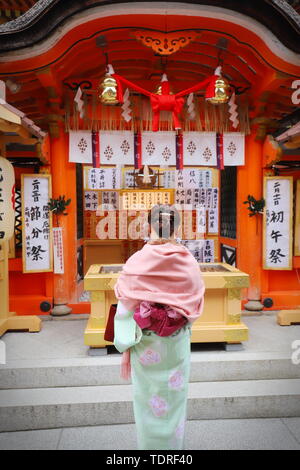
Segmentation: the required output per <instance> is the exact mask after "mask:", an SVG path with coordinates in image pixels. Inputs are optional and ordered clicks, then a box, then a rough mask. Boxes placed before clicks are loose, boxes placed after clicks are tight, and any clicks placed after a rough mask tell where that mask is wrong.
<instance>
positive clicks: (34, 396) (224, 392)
mask: <svg viewBox="0 0 300 470" xmlns="http://www.w3.org/2000/svg"><path fill="white" fill-rule="evenodd" d="M119 363H120V356H119V355H117V354H110V355H108V356H99V357H88V356H87V357H78V358H74V359H64V358H61V359H51V358H48V359H34V360H33V359H24V360H22V361H20V360H18V361H17V360H16V361H11V362H10V363H9V364H8V365H6V366H2V367H1V369H0V431H17V430H29V429H31V430H33V429H49V428H61V427H77V426H96V425H97V426H98V425H106V424H124V423H132V422H133V421H134V420H133V411H132V389H131V385H130V384H129V383H128V384H127V383H124V382H123V381H122V380H121V379H120V377H119ZM297 416H298V417H299V416H300V365H293V364H292V362H291V358H290V357H288V354H284V353H283V352H281V353H275V352H245V351H236V352H224V351H217V352H215V351H214V352H198V351H197V352H195V351H194V352H193V353H192V358H191V376H190V387H189V399H188V419H189V420H201V419H225V418H263V417H266V418H271V417H297Z"/></svg>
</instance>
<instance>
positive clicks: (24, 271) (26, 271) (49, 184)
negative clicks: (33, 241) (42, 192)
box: [21, 173, 53, 273]
mask: <svg viewBox="0 0 300 470" xmlns="http://www.w3.org/2000/svg"><path fill="white" fill-rule="evenodd" d="M29 178H30V179H33V178H35V179H42V178H46V179H47V180H48V199H50V198H51V197H52V186H51V182H52V179H51V175H50V174H35V173H33V174H31V173H30V174H22V175H21V198H22V220H24V215H25V203H24V184H25V179H29ZM25 250H26V231H25V229H24V225H23V230H22V261H23V273H41V272H52V271H53V234H52V214H51V213H50V212H49V267H48V268H47V269H32V270H28V269H26V256H25Z"/></svg>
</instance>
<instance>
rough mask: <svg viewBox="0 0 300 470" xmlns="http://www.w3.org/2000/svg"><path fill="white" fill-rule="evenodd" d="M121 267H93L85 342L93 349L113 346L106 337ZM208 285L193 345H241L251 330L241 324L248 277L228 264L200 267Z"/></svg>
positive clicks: (88, 283)
mask: <svg viewBox="0 0 300 470" xmlns="http://www.w3.org/2000/svg"><path fill="white" fill-rule="evenodd" d="M122 266H123V265H122V264H110V265H109V264H93V265H92V266H90V268H89V270H88V272H87V274H86V276H85V278H84V288H85V290H88V291H90V292H91V316H90V319H89V321H88V324H87V327H86V330H85V333H84V342H85V344H86V345H88V346H91V347H100V348H101V347H105V346H107V345H110V344H111V343H109V342H107V341H105V340H104V338H103V335H104V331H105V325H106V321H107V317H108V312H109V308H110V305H111V304H113V303H117V300H116V297H115V294H114V290H113V289H114V286H115V284H116V281H117V279H118V276H119V273H120V271H121V270H122ZM199 267H200V269H201V271H202V273H203V279H204V282H205V287H206V292H205V303H204V311H203V313H202V315H201V317H200V318H199V319H198V320H197V321H196V322H195V323H194V324H193V326H192V337H191V341H192V343H210V342H224V343H240V342H241V341H246V340H247V339H248V328H247V326H246V325H244V324H243V323H242V322H241V289H243V288H245V287H248V285H249V276H248V274H245V273H243V272H241V271H239V270H238V269H236V268H234V267H233V266H230V265H229V264H226V263H199Z"/></svg>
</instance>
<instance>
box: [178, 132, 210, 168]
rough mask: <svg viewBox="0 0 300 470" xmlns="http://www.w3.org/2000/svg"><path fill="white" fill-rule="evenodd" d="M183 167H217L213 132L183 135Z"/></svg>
mask: <svg viewBox="0 0 300 470" xmlns="http://www.w3.org/2000/svg"><path fill="white" fill-rule="evenodd" d="M183 163H184V165H201V166H216V165H217V143H216V133H215V132H184V133H183Z"/></svg>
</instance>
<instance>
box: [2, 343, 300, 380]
mask: <svg viewBox="0 0 300 470" xmlns="http://www.w3.org/2000/svg"><path fill="white" fill-rule="evenodd" d="M120 360H121V359H120V355H108V356H102V357H101V356H100V357H86V358H73V359H63V358H62V359H46V360H39V359H34V360H33V359H32V360H20V359H18V361H16V362H12V361H10V363H9V364H7V365H5V366H1V368H0V389H15V388H19V389H26V388H44V387H45V388H47V387H84V386H89V385H92V386H99V385H101V386H102V385H122V384H124V381H123V380H122V379H121V378H120ZM295 378H300V367H299V365H298V366H297V365H294V364H293V363H292V361H291V358H290V357H287V355H284V354H283V353H275V352H265V353H262V352H261V353H247V352H231V353H228V352H218V353H215V352H213V353H207V352H204V353H199V352H193V353H192V355H191V375H190V381H191V382H216V381H226V380H229V381H234V380H266V379H295Z"/></svg>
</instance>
